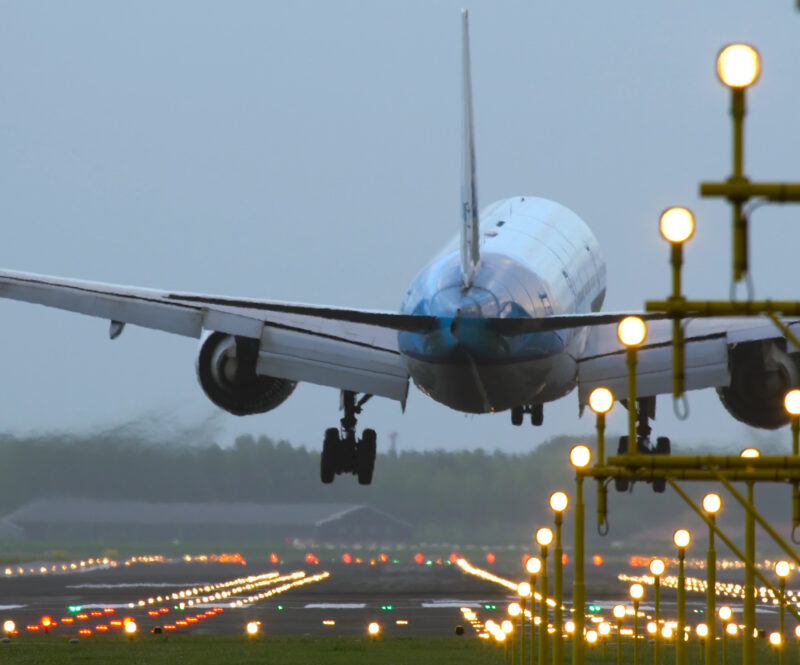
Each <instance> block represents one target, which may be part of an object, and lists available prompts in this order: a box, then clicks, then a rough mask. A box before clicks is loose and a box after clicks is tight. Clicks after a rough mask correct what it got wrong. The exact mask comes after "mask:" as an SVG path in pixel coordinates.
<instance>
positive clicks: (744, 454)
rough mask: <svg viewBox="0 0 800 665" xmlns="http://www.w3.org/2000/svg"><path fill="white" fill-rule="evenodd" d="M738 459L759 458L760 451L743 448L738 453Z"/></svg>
mask: <svg viewBox="0 0 800 665" xmlns="http://www.w3.org/2000/svg"><path fill="white" fill-rule="evenodd" d="M739 457H745V458H747V459H752V458H756V457H761V451H759V449H758V448H745V449H744V450H743V451H742V452H740V453H739Z"/></svg>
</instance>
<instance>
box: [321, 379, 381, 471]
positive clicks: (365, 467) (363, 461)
mask: <svg viewBox="0 0 800 665" xmlns="http://www.w3.org/2000/svg"><path fill="white" fill-rule="evenodd" d="M370 397H372V395H364V396H363V397H362V398H361V399H360V400H358V401H356V393H354V392H351V391H349V390H344V391H342V408H343V410H344V416H343V417H342V419H341V428H340V429H337V428H336V427H331V428H329V429H327V430H325V439H324V441H323V443H322V457H321V459H320V480H322V482H323V483H325V484H326V485H328V484H330V483H332V482H333V478H334V476H336V475H338V474H340V473H352V474H355V475H356V476H358V483H359V485H369V484H370V483H371V482H372V472H373V470H374V469H375V454H376V451H377V439H378V436H377V434H376V433H375V430H374V429H365V430H364V432H363V433H362V435H361V438H360V439H358V438H357V437H356V424H357V421H356V416H357V415H358V414H359V413H361V409H362V407H363V406H364V404H365V403H366V402H367V401H368V400H369V398H370Z"/></svg>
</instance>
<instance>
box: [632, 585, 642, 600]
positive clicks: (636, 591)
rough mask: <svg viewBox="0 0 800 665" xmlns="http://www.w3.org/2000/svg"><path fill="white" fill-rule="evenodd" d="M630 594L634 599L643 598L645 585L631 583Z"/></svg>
mask: <svg viewBox="0 0 800 665" xmlns="http://www.w3.org/2000/svg"><path fill="white" fill-rule="evenodd" d="M630 594H631V598H633V599H634V600H641V599H642V598H643V597H644V587H643V586H642V585H641V584H639V583H636V584H631V588H630Z"/></svg>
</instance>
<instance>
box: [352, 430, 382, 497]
mask: <svg viewBox="0 0 800 665" xmlns="http://www.w3.org/2000/svg"><path fill="white" fill-rule="evenodd" d="M377 441H378V435H377V434H376V433H375V430H374V429H365V430H364V434H362V435H361V441H359V442H358V448H357V450H356V472H357V473H358V484H359V485H369V484H370V483H371V482H372V472H373V470H374V469H375V453H376V451H377Z"/></svg>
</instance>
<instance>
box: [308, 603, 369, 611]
mask: <svg viewBox="0 0 800 665" xmlns="http://www.w3.org/2000/svg"><path fill="white" fill-rule="evenodd" d="M366 606H367V604H366V603H307V604H306V605H304V606H303V607H304V609H306V610H363V609H364V608H365V607H366Z"/></svg>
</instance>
